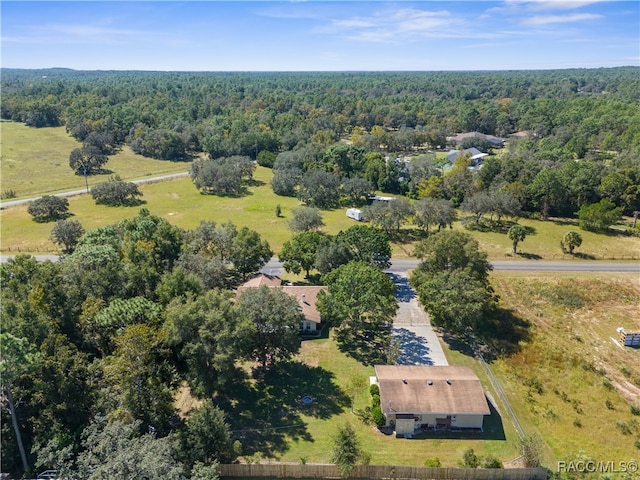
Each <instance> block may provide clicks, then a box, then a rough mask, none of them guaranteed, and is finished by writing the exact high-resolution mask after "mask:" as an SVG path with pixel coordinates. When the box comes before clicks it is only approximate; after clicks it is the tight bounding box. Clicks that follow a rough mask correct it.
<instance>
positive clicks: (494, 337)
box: [442, 308, 531, 362]
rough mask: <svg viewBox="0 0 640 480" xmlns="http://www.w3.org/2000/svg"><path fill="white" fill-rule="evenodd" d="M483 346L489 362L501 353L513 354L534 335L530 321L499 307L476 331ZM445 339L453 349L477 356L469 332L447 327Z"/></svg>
mask: <svg viewBox="0 0 640 480" xmlns="http://www.w3.org/2000/svg"><path fill="white" fill-rule="evenodd" d="M475 334H476V338H477V339H478V343H481V344H482V346H481V347H480V350H481V351H482V354H483V356H484V359H485V360H486V361H487V362H491V361H492V360H495V359H496V358H499V357H504V356H509V355H513V354H514V353H517V352H518V351H519V350H520V348H521V343H522V342H527V341H529V340H530V339H531V322H529V321H528V320H526V319H524V318H521V317H519V316H518V315H517V314H516V313H515V312H514V311H512V310H508V309H506V308H498V309H496V311H495V312H494V313H493V314H492V315H491V317H490V318H486V319H485V320H484V321H483V323H482V325H481V326H480V328H479V329H478V331H476V332H475ZM442 340H443V341H444V342H445V343H446V344H447V345H448V346H449V348H450V349H451V350H455V351H457V352H460V353H462V354H463V355H467V356H469V357H473V356H475V350H474V346H473V345H472V341H471V339H470V338H468V337H467V336H466V335H463V334H458V333H455V332H449V331H444V332H443V334H442Z"/></svg>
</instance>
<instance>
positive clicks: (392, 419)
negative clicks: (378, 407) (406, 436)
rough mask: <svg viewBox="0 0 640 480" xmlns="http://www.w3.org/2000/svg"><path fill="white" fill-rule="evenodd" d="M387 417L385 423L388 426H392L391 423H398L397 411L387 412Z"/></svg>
mask: <svg viewBox="0 0 640 480" xmlns="http://www.w3.org/2000/svg"><path fill="white" fill-rule="evenodd" d="M385 418H386V419H387V421H386V423H385V425H386V426H387V427H390V426H391V424H393V425H395V424H396V414H395V413H387V414H386V415H385Z"/></svg>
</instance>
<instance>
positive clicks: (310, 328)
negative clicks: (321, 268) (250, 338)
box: [236, 273, 326, 334]
mask: <svg viewBox="0 0 640 480" xmlns="http://www.w3.org/2000/svg"><path fill="white" fill-rule="evenodd" d="M262 286H266V287H270V288H280V289H281V290H282V291H283V292H285V293H286V294H288V295H290V296H292V297H294V298H295V299H296V300H298V308H299V309H300V312H302V315H303V316H304V320H303V321H302V322H301V324H300V332H301V333H303V334H305V333H306V334H312V333H317V332H318V331H319V330H320V325H321V324H322V318H321V316H320V312H319V311H318V308H317V307H316V301H317V300H318V292H320V290H323V289H324V288H326V287H320V286H314V285H310V286H306V285H282V279H281V278H280V277H278V276H275V275H266V274H264V273H261V274H260V275H258V276H257V277H254V278H252V279H250V280H248V281H247V282H245V283H244V284H242V285H241V286H239V287H238V289H237V291H236V295H241V294H242V292H244V291H245V290H246V289H248V288H260V287H262Z"/></svg>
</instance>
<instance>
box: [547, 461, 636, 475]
mask: <svg viewBox="0 0 640 480" xmlns="http://www.w3.org/2000/svg"><path fill="white" fill-rule="evenodd" d="M637 471H638V462H636V461H635V460H629V461H628V462H625V461H622V462H614V461H595V460H576V461H563V460H560V461H559V462H558V472H566V473H636V472H637Z"/></svg>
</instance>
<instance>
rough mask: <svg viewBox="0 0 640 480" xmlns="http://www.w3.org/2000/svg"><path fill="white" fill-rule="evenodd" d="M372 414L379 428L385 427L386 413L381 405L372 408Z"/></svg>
mask: <svg viewBox="0 0 640 480" xmlns="http://www.w3.org/2000/svg"><path fill="white" fill-rule="evenodd" d="M371 416H372V417H373V421H374V423H375V424H376V425H377V426H378V427H379V428H380V427H384V424H385V418H384V414H383V413H382V409H381V408H380V405H378V406H375V407H373V408H372V409H371Z"/></svg>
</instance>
